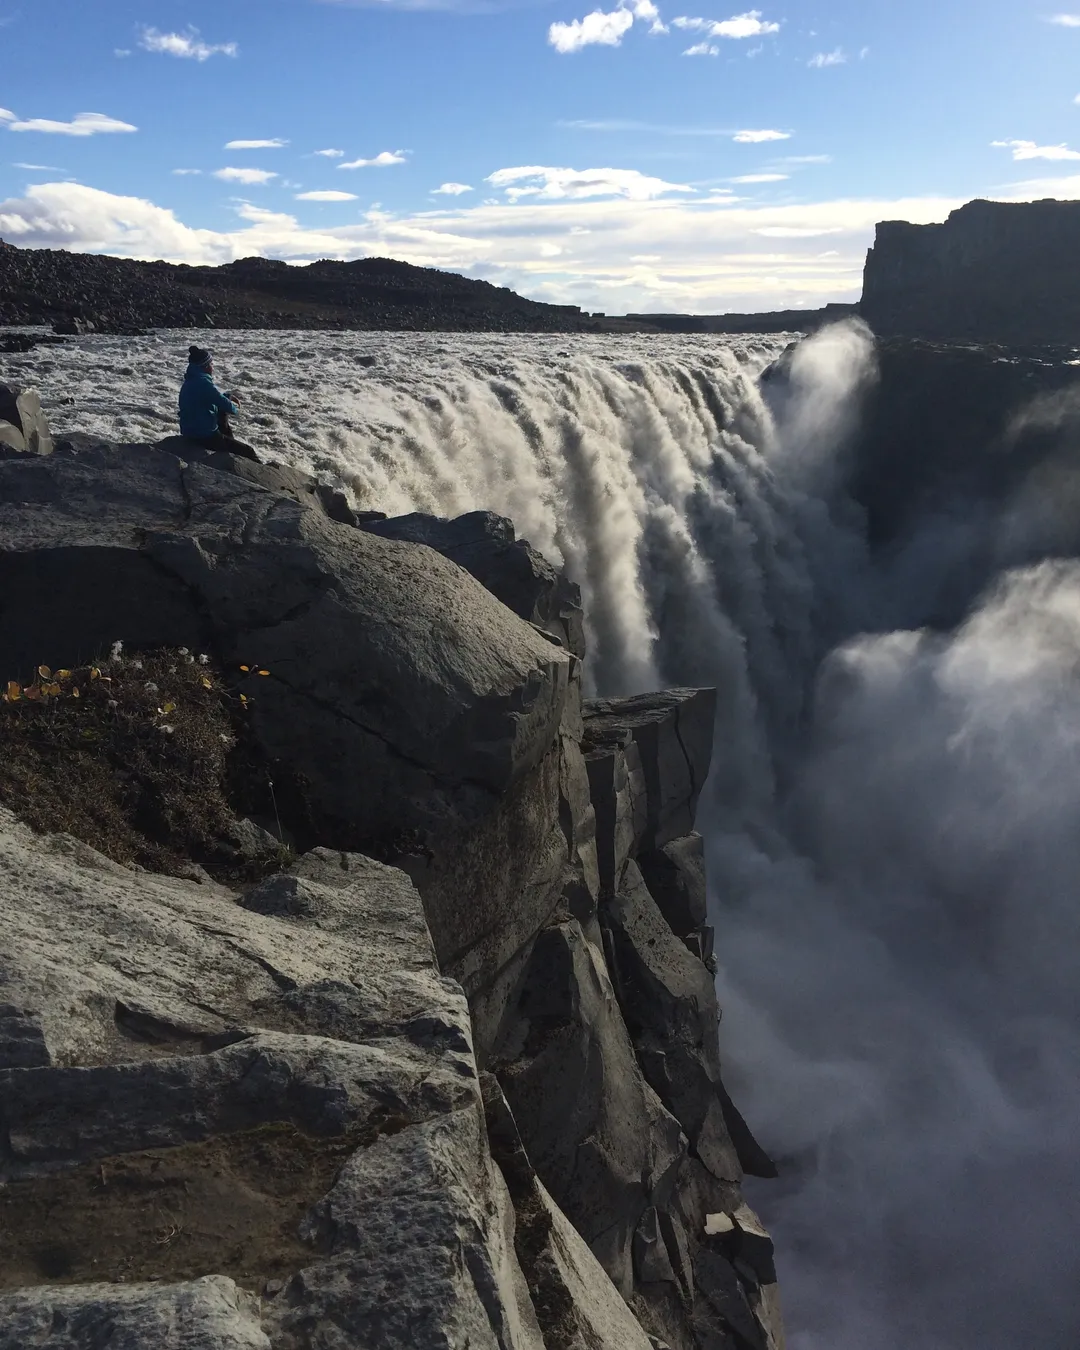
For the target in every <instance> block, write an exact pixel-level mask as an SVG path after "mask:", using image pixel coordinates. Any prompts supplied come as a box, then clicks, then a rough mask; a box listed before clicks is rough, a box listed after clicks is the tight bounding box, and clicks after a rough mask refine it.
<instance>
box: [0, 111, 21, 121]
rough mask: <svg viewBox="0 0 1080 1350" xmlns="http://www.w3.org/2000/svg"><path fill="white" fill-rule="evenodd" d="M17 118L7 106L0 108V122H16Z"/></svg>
mask: <svg viewBox="0 0 1080 1350" xmlns="http://www.w3.org/2000/svg"><path fill="white" fill-rule="evenodd" d="M18 120H19V119H18V118H17V117H16V116H15V114H14V113H13V112H8V110H7V108H0V122H17V121H18Z"/></svg>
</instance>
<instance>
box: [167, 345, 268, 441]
mask: <svg viewBox="0 0 1080 1350" xmlns="http://www.w3.org/2000/svg"><path fill="white" fill-rule="evenodd" d="M213 375H214V363H213V356H212V353H210V352H209V351H206V350H204V349H203V348H201V347H194V346H193V347H190V348H189V349H188V368H187V374H186V375H185V376H184V383H183V384H182V385H181V386H180V400H179V403H180V435H181V436H183V437H184V438H185V439H186V440H189V441H195V442H196V444H198V445H201V446H203V447H204V448H205V449H207V450H215V451H216V450H225V451H228V453H229V454H232V455H242V456H243V457H244V458H245V459H257V456H256V454H255V451H254V450H252V448H251V446H250V445H244V443H243V442H242V441H238V440H236V438H235V437H234V436H233V434H232V428H231V427H230V426H229V422H228V418H229V416H230V415H232V416H235V415H236V414H238V413H239V411H240V409H239V407H238V406H237V404H236V403H235V402H234V401H233V400H232V399H231V398H227V397H226V396H225V395H224V394H223V393H222V392H221V390H220V389H218V387H217V385H215V383H214V378H213Z"/></svg>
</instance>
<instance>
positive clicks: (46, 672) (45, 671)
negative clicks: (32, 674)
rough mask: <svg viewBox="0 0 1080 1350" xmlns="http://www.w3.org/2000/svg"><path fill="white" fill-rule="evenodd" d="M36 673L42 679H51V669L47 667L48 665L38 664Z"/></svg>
mask: <svg viewBox="0 0 1080 1350" xmlns="http://www.w3.org/2000/svg"><path fill="white" fill-rule="evenodd" d="M37 673H38V674H39V675H40V676H41V678H42V679H43V680H51V679H52V671H51V670H50V669H49V667H48V666H38V668H37Z"/></svg>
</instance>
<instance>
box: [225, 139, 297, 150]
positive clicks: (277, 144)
mask: <svg viewBox="0 0 1080 1350" xmlns="http://www.w3.org/2000/svg"><path fill="white" fill-rule="evenodd" d="M288 144H289V142H288V141H282V140H276V139H275V140H272V141H229V142H227V143H226V146H225V149H226V150H283V149H284V148H285V146H287V145H288Z"/></svg>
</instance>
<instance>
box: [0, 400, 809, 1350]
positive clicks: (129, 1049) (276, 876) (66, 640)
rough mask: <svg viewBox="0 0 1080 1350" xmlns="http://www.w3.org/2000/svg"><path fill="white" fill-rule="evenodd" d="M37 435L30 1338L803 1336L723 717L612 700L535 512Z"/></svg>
mask: <svg viewBox="0 0 1080 1350" xmlns="http://www.w3.org/2000/svg"><path fill="white" fill-rule="evenodd" d="M6 406H9V407H13V408H14V409H15V413H14V415H15V416H18V417H19V418H20V423H19V425H18V426H16V424H15V423H14V422H12V423H8V425H10V426H12V427H13V428H14V431H13V433H12V434H11V435H10V436H9V437H8V440H7V442H5V443H3V444H0V584H2V586H3V589H4V594H5V597H6V602H5V607H4V609H3V612H2V614H0V651H2V652H3V655H4V662H5V666H6V669H5V670H4V671H3V672H0V673H2V674H3V675H4V677H5V679H6V681H7V683H6V684H5V685H4V688H5V690H6V693H5V697H4V702H3V705H2V706H0V719H2V720H3V735H4V737H5V745H6V746H7V747H9V748H10V747H16V748H17V749H18V750H19V754H18V755H12V754H11V753H10V752H9V755H8V759H9V761H11V762H13V763H16V764H23V763H25V764H26V765H29V766H30V767H29V768H27V769H26V773H25V775H24V778H25V786H24V787H21V788H20V790H19V791H18V792H14V791H12V790H11V789H10V788H5V787H4V786H3V784H4V783H5V782H6V781H7V780H6V779H4V778H3V777H0V877H2V884H3V887H4V893H5V896H6V898H7V905H6V941H5V944H4V952H3V955H2V956H0V1217H2V1221H0V1348H2V1350H22V1347H24V1346H26V1345H28V1344H34V1345H38V1346H42V1347H47V1348H48V1350H59V1347H61V1346H63V1347H64V1348H65V1350H99V1348H103V1347H105V1346H106V1345H107V1346H108V1347H110V1350H117V1348H118V1347H130V1348H131V1350H142V1348H143V1347H146V1350H149V1347H151V1346H152V1347H154V1350H181V1348H182V1350H256V1348H258V1350H269V1348H270V1347H273V1350H301V1348H302V1347H303V1348H307V1347H313V1346H316V1345H320V1346H323V1345H325V1346H329V1345H334V1346H340V1347H343V1348H344V1347H350V1346H354V1347H358V1348H359V1347H364V1348H365V1350H375V1348H376V1347H378V1348H379V1350H392V1348H393V1347H401V1350H405V1347H410V1350H427V1348H429V1347H430V1350H436V1348H439V1350H448V1348H449V1347H456V1348H457V1350H464V1348H465V1347H466V1346H468V1347H470V1350H485V1348H488V1347H490V1350H496V1348H497V1350H661V1348H662V1347H669V1348H670V1350H777V1348H778V1347H781V1346H782V1344H783V1331H782V1327H781V1321H780V1313H779V1303H778V1297H777V1286H776V1273H775V1267H774V1263H773V1254H772V1244H771V1242H770V1240H769V1238H768V1235H767V1234H766V1233H765V1232H764V1231H763V1230H762V1228H761V1225H760V1224H759V1223H758V1221H757V1219H756V1217H755V1216H754V1214H753V1213H752V1211H751V1210H750V1209H749V1208H748V1207H747V1205H746V1203H745V1201H744V1199H743V1196H742V1192H741V1181H742V1178H743V1174H744V1172H745V1171H752V1172H755V1173H757V1174H764V1175H768V1174H769V1173H770V1172H771V1171H772V1170H773V1169H772V1166H771V1163H770V1162H769V1160H768V1158H767V1157H765V1155H764V1154H763V1153H762V1151H761V1150H760V1148H759V1147H758V1146H757V1144H756V1143H755V1141H754V1139H753V1137H752V1135H751V1134H750V1131H749V1130H748V1128H747V1126H746V1124H745V1123H744V1122H743V1120H742V1118H741V1117H740V1115H739V1113H738V1110H737V1109H736V1107H735V1105H734V1103H733V1102H732V1101H731V1099H730V1097H729V1096H728V1094H727V1092H726V1091H725V1089H724V1085H723V1078H722V1065H721V1063H720V1056H719V1050H718V1044H717V1034H716V1023H717V1017H718V1009H717V1006H716V994H715V989H714V982H713V973H712V972H713V968H714V966H715V962H714V960H713V956H712V944H713V937H712V931H711V929H710V928H709V926H708V921H707V914H706V905H705V878H704V870H703V860H702V849H701V840H700V837H699V836H698V835H696V834H695V833H694V815H695V810H696V806H697V802H698V798H699V795H700V793H701V790H702V787H703V785H704V782H705V778H706V776H707V773H708V769H709V762H710V758H711V753H712V725H713V712H714V699H715V694H714V692H713V691H711V690H668V691H665V692H662V693H658V694H653V695H643V696H639V697H636V698H633V699H622V700H601V701H589V700H583V698H582V691H581V659H580V658H581V653H582V650H583V649H582V646H581V637H580V634H581V625H580V609H579V608H578V607H577V597H576V592H575V589H574V588H573V587H572V586H571V585H570V583H569V582H567V581H566V580H565V579H564V578H562V577H561V576H559V575H558V573H556V572H555V571H554V569H552V568H550V567H549V566H548V565H547V564H546V563H545V562H544V560H543V559H541V558H540V556H539V555H538V554H536V553H535V552H534V551H533V550H531V549H529V548H528V546H527V545H525V544H523V543H522V542H521V541H518V540H516V539H515V538H514V535H513V531H512V528H511V527H510V525H509V522H505V521H500V520H499V519H498V518H497V517H491V516H487V515H486V514H484V513H479V514H478V515H477V516H474V517H466V518H463V520H462V521H460V522H445V521H435V520H432V519H430V518H418V517H406V518H403V519H402V520H401V521H399V522H394V521H385V520H383V521H370V520H358V519H357V518H356V517H354V516H352V515H351V513H350V512H349V511H348V508H347V504H344V503H342V502H341V501H340V499H336V498H335V497H334V496H333V494H327V493H325V492H322V493H320V492H319V491H317V490H316V489H317V486H318V485H316V484H314V483H313V482H312V481H311V480H306V479H305V476H304V475H301V474H296V473H294V472H292V471H289V470H283V469H280V468H275V467H273V466H256V465H250V464H246V463H238V462H237V463H234V462H232V461H231V457H215V459H214V460H213V461H210V460H208V459H206V458H203V459H202V460H201V461H200V460H199V457H198V456H197V455H195V454H193V453H192V454H190V455H188V454H186V453H185V452H184V450H183V447H178V446H176V445H175V444H174V445H173V446H172V452H170V449H169V448H164V449H159V448H156V447H151V446H113V445H100V444H96V443H94V442H93V441H92V440H88V439H86V438H84V439H83V440H81V441H79V442H76V441H75V440H74V439H73V440H71V441H67V442H61V443H60V444H59V445H58V446H57V447H56V449H55V451H54V452H53V453H36V454H35V453H32V452H31V451H30V450H29V449H28V448H25V447H27V446H28V445H29V441H30V438H31V436H32V435H33V436H36V438H37V440H36V444H37V447H38V450H39V452H42V451H48V450H50V449H51V440H49V438H48V437H47V435H46V433H45V429H44V426H43V419H42V418H41V414H40V411H39V410H38V408H37V407H36V404H35V403H34V400H33V399H32V398H28V397H26V396H25V395H24V394H23V393H22V392H21V391H12V394H11V397H10V399H9V400H8V404H7V405H6ZM16 431H17V433H18V434H17V435H16V434H14V432H16ZM20 441H21V446H20V444H19V442H20ZM365 526H366V527H367V528H365ZM480 578H482V579H483V584H482V582H481V579H480ZM117 644H119V645H117ZM200 728H203V729H206V728H209V733H210V734H208V735H207V736H206V737H205V739H204V740H199V738H198V734H197V733H198V731H199V729H200ZM155 738H156V739H155ZM165 742H168V744H169V746H170V752H169V753H170V755H173V756H174V757H175V758H174V759H172V760H170V761H169V762H170V763H175V764H176V766H177V768H176V772H175V773H173V774H172V775H171V776H170V777H169V778H168V780H167V781H162V779H161V776H160V774H159V775H157V776H155V772H154V766H155V764H158V765H159V766H160V762H162V757H161V756H154V755H153V754H152V753H148V752H147V751H146V746H147V745H150V746H153V745H154V744H163V743H165ZM57 747H61V748H63V749H64V753H65V755H66V756H67V757H68V758H66V759H65V758H64V757H63V756H61V757H59V758H58V757H57V755H56V754H55V753H53V752H54V751H55V750H56V749H57ZM187 752H190V753H189V754H188V758H187V759H185V758H184V753H187ZM50 756H52V757H51V758H50ZM76 761H77V762H78V764H79V765H82V766H83V767H84V768H86V766H90V767H91V768H92V767H93V766H94V765H96V766H97V767H98V768H99V769H100V767H101V765H102V764H103V763H104V764H106V765H107V767H108V773H107V774H106V775H105V777H104V778H101V779H100V781H101V783H102V784H104V786H103V788H102V789H101V791H100V792H99V793H95V794H91V793H88V792H86V791H79V790H70V784H65V781H64V779H65V771H66V768H67V766H68V765H70V764H72V763H75V762H76ZM185 766H186V767H185ZM86 771H87V772H89V771H90V769H89V768H86ZM114 787H115V793H114V798H115V799H114V800H111V801H110V802H104V801H101V800H98V797H104V796H108V795H109V793H110V792H112V791H113V788H114ZM193 802H194V804H195V805H196V806H198V805H199V804H200V803H202V802H205V803H206V804H207V807H208V809H207V811H205V812H203V813H202V814H201V816H200V828H199V829H195V828H194V826H193V824H192V813H191V810H190V809H189V808H191V806H192V803H193ZM211 803H212V804H213V807H214V810H213V812H211V811H210V810H209V805H210V804H211ZM30 804H32V805H33V808H34V813H35V814H34V828H31V826H30V824H29V823H28V822H27V814H28V812H29V807H30ZM106 807H107V808H108V810H109V811H110V812H112V815H111V816H110V817H109V818H110V819H117V820H120V821H121V824H122V825H123V828H122V829H121V828H119V826H118V827H117V828H116V830H114V831H113V832H112V833H108V834H106V833H104V832H102V831H100V830H99V829H98V825H97V824H96V822H99V821H100V820H101V819H102V818H103V817H102V812H104V811H105V810H106ZM196 814H197V815H198V814H199V813H198V812H196ZM50 820H53V821H54V822H55V823H54V824H53V825H52V826H50Z"/></svg>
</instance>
